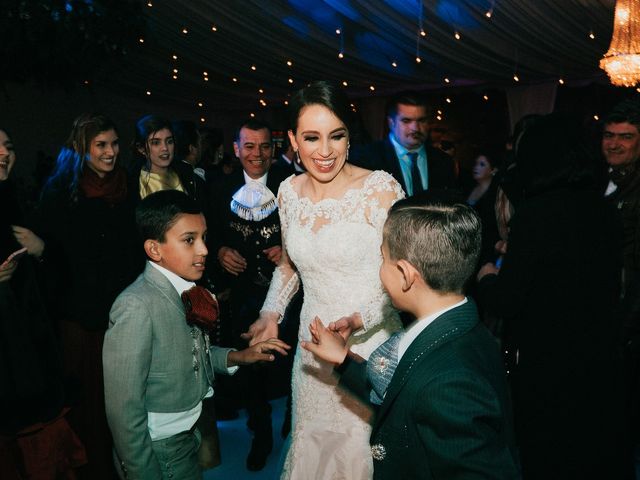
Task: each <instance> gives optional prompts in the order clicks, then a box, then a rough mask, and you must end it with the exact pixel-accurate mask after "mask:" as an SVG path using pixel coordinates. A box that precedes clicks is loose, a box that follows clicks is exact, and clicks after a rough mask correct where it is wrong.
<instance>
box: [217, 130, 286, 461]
mask: <svg viewBox="0 0 640 480" xmlns="http://www.w3.org/2000/svg"><path fill="white" fill-rule="evenodd" d="M233 148H234V151H235V154H236V156H237V157H238V159H239V160H240V163H241V164H242V169H241V170H238V171H234V173H232V174H231V175H229V176H227V175H224V176H222V177H220V178H219V179H218V181H217V182H215V183H213V184H212V185H211V188H210V190H209V191H210V196H211V201H210V205H211V206H212V209H213V212H212V219H213V221H212V222H211V225H210V226H209V240H208V248H209V252H210V255H209V258H210V265H209V266H208V268H210V271H212V270H216V271H218V272H220V269H221V268H222V276H218V278H216V284H217V287H218V288H217V290H219V289H220V287H222V286H223V285H228V286H229V287H230V298H229V309H230V313H229V317H228V319H224V318H223V322H224V321H227V320H230V329H229V330H230V336H231V338H230V340H231V342H232V345H233V346H234V347H235V348H237V349H239V350H240V349H243V348H246V344H247V343H246V341H244V340H242V339H241V338H240V334H241V333H243V332H246V331H247V330H248V329H249V326H250V325H251V324H252V323H253V322H254V321H255V319H256V318H258V314H259V311H260V308H261V307H262V304H263V303H264V299H265V297H266V295H267V291H268V289H269V283H270V282H271V276H272V274H273V270H274V268H275V266H276V264H277V263H278V262H279V261H280V256H281V253H282V249H281V246H280V245H281V240H280V218H279V215H278V208H277V200H276V197H275V193H276V192H277V191H278V187H279V185H280V182H281V181H282V180H284V179H285V178H286V177H287V176H288V173H286V172H284V171H282V170H280V169H279V168H278V167H271V163H272V160H271V156H272V152H273V146H272V143H271V129H270V128H269V127H268V126H267V125H266V124H264V123H262V122H259V121H257V120H253V119H250V120H247V121H245V122H244V123H242V124H241V126H240V128H239V129H238V131H237V133H236V138H235V141H234V143H233ZM222 327H223V330H225V328H224V327H225V325H222ZM275 368H276V369H277V368H278V366H276V367H275ZM270 370H271V369H270V368H268V367H266V366H255V367H251V368H248V369H246V370H245V371H244V373H243V372H239V373H240V376H239V379H238V382H239V383H240V385H239V387H240V390H241V392H240V393H241V395H242V397H243V400H244V404H245V407H246V409H247V413H248V417H249V418H248V422H247V425H248V426H249V428H250V429H251V430H252V431H253V434H254V437H253V442H252V444H251V450H250V452H249V455H248V457H247V468H248V469H249V470H252V471H256V470H261V469H262V468H263V467H264V465H265V462H266V458H267V456H268V455H269V453H270V452H271V449H272V444H273V439H272V427H271V407H270V405H269V403H268V397H267V394H268V386H269V373H270Z"/></svg>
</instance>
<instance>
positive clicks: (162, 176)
mask: <svg viewBox="0 0 640 480" xmlns="http://www.w3.org/2000/svg"><path fill="white" fill-rule="evenodd" d="M133 147H134V152H135V153H136V155H137V156H138V157H139V158H140V160H141V161H140V162H139V164H138V169H137V171H135V172H134V175H132V178H131V180H132V182H135V185H132V187H133V188H134V189H135V190H137V191H138V193H139V198H140V199H143V198H145V197H146V196H148V195H150V194H152V193H154V192H158V191H160V190H179V191H181V192H185V193H186V194H187V195H189V196H190V197H192V198H193V199H194V200H196V201H197V202H198V203H200V205H201V206H202V207H203V209H204V207H205V206H206V205H205V198H206V195H205V192H204V189H205V184H204V182H203V181H202V180H201V179H200V178H199V177H198V176H197V175H195V174H194V172H193V167H192V166H191V165H190V164H188V163H186V162H179V161H175V162H174V152H175V139H174V134H173V128H172V126H171V122H170V121H169V120H167V119H165V118H162V117H158V116H156V115H146V116H144V117H142V118H140V119H139V120H138V121H137V122H136V131H135V140H134V144H133ZM136 173H137V174H136ZM204 211H205V212H206V209H204Z"/></svg>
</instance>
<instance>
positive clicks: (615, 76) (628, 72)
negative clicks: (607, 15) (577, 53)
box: [600, 0, 640, 87]
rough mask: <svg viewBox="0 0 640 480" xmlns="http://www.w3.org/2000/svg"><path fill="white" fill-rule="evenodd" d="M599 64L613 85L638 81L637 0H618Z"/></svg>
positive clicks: (639, 37)
mask: <svg viewBox="0 0 640 480" xmlns="http://www.w3.org/2000/svg"><path fill="white" fill-rule="evenodd" d="M600 68H602V69H603V70H604V71H606V72H607V75H609V78H610V79H611V83H612V84H614V85H618V86H624V87H634V86H635V85H636V84H637V83H638V82H640V0H617V2H616V11H615V16H614V20H613V36H612V37H611V45H609V50H608V51H607V53H605V54H604V58H603V59H602V60H600Z"/></svg>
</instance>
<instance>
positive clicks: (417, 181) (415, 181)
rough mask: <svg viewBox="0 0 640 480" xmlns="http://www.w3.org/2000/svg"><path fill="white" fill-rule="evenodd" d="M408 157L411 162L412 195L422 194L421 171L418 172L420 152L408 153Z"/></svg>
mask: <svg viewBox="0 0 640 480" xmlns="http://www.w3.org/2000/svg"><path fill="white" fill-rule="evenodd" d="M407 157H408V158H409V162H411V188H412V189H413V191H412V192H411V195H415V194H417V193H420V192H421V191H422V190H423V188H422V178H420V170H418V152H408V153H407Z"/></svg>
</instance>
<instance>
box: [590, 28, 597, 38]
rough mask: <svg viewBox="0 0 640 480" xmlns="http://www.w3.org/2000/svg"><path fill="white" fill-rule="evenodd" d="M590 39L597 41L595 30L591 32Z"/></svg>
mask: <svg viewBox="0 0 640 480" xmlns="http://www.w3.org/2000/svg"><path fill="white" fill-rule="evenodd" d="M589 38H590V39H591V40H595V38H596V35H595V33H593V30H591V31H590V32H589Z"/></svg>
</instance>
